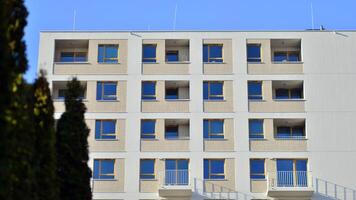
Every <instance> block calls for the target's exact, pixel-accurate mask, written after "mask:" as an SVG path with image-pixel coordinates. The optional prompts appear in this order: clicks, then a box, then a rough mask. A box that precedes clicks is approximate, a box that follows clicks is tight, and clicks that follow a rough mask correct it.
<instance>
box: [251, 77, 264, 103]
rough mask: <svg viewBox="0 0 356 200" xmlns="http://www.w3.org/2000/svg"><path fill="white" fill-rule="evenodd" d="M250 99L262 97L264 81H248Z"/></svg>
mask: <svg viewBox="0 0 356 200" xmlns="http://www.w3.org/2000/svg"><path fill="white" fill-rule="evenodd" d="M248 99H257V100H261V99H262V82H260V81H249V82H248Z"/></svg>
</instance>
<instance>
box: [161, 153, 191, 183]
mask: <svg viewBox="0 0 356 200" xmlns="http://www.w3.org/2000/svg"><path fill="white" fill-rule="evenodd" d="M188 164H189V160H187V159H166V161H165V165H166V166H165V169H166V170H165V185H188V183H189V172H188Z"/></svg>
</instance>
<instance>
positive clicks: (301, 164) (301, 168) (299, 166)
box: [295, 160, 307, 171]
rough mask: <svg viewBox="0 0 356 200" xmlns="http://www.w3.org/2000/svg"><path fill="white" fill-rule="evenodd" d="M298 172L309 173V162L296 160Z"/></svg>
mask: <svg viewBox="0 0 356 200" xmlns="http://www.w3.org/2000/svg"><path fill="white" fill-rule="evenodd" d="M295 165H296V166H295V169H296V171H307V160H296V162H295Z"/></svg>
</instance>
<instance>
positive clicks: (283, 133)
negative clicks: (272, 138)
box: [277, 127, 291, 138]
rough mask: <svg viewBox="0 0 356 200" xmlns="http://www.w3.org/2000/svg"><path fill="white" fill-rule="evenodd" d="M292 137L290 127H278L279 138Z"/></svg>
mask: <svg viewBox="0 0 356 200" xmlns="http://www.w3.org/2000/svg"><path fill="white" fill-rule="evenodd" d="M290 136H291V128H290V127H277V137H279V138H287V137H290Z"/></svg>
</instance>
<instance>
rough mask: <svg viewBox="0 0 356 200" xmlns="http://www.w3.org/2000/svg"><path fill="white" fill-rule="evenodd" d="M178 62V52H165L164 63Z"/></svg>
mask: <svg viewBox="0 0 356 200" xmlns="http://www.w3.org/2000/svg"><path fill="white" fill-rule="evenodd" d="M178 60H179V56H178V51H167V52H166V61H168V62H177V61H178Z"/></svg>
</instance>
